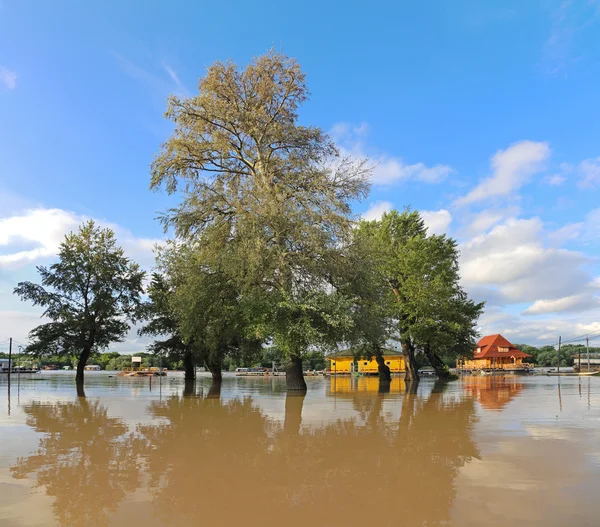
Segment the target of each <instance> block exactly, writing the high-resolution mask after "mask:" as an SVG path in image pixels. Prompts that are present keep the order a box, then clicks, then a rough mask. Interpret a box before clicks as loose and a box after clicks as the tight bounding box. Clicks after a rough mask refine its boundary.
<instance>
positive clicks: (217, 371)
mask: <svg viewBox="0 0 600 527" xmlns="http://www.w3.org/2000/svg"><path fill="white" fill-rule="evenodd" d="M208 369H209V371H210V374H211V375H212V381H213V384H215V383H218V384H221V381H222V380H223V372H222V369H221V364H215V363H211V364H209V365H208Z"/></svg>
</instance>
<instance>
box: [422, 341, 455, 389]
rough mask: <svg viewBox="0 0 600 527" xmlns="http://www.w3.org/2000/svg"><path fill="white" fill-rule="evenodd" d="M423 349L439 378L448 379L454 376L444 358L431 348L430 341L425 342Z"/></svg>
mask: <svg viewBox="0 0 600 527" xmlns="http://www.w3.org/2000/svg"><path fill="white" fill-rule="evenodd" d="M423 351H424V352H425V356H426V357H427V360H428V361H429V364H430V365H431V367H432V368H433V369H434V370H435V374H436V375H437V376H438V378H439V379H442V380H448V379H450V378H451V377H452V375H451V373H450V369H449V368H448V366H446V365H445V364H444V362H443V361H442V359H440V357H439V355H438V354H437V353H436V352H435V351H433V350H432V349H431V346H430V344H429V343H427V344H425V346H424V347H423Z"/></svg>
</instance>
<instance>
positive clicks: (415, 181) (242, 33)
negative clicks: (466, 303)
mask: <svg viewBox="0 0 600 527" xmlns="http://www.w3.org/2000/svg"><path fill="white" fill-rule="evenodd" d="M271 46H274V47H276V48H277V49H280V50H282V51H284V52H285V53H287V54H288V55H290V56H293V57H295V58H297V59H298V60H299V62H300V63H301V64H302V67H303V69H304V70H305V71H306V73H307V77H308V84H309V87H310V89H311V92H312V96H311V99H310V101H309V102H308V103H307V104H306V105H305V107H304V108H303V109H302V112H301V120H302V121H303V122H304V123H310V124H315V125H318V126H321V127H322V128H323V129H325V130H328V131H330V132H331V134H332V135H333V136H334V137H335V139H336V141H338V144H339V146H340V148H341V149H342V150H343V151H345V152H347V153H349V154H351V155H360V156H365V155H367V156H369V157H370V158H371V159H372V160H374V161H375V162H376V163H377V168H376V170H375V175H374V179H373V188H372V192H371V195H370V197H369V199H368V200H366V201H365V202H364V203H361V204H358V205H357V207H356V212H357V213H360V214H365V215H367V216H368V217H376V216H377V214H380V213H381V212H382V211H383V210H385V209H387V208H390V207H392V206H395V207H404V206H405V205H410V206H412V207H413V208H416V209H419V210H421V211H424V216H425V218H426V220H427V221H428V224H429V225H430V228H431V230H432V231H436V232H441V231H447V232H449V233H450V234H451V235H452V236H455V237H456V238H457V239H458V240H459V242H460V244H461V250H462V255H463V256H462V260H463V261H462V263H463V281H464V284H465V287H467V288H468V289H469V291H470V292H471V293H472V294H473V295H474V296H475V297H476V298H478V299H484V300H487V301H488V308H487V310H486V314H485V316H484V317H483V318H482V321H481V324H482V325H481V329H482V332H484V333H496V332H501V333H503V334H505V336H506V337H507V338H510V339H512V340H514V341H522V340H527V341H529V342H531V343H532V344H536V343H537V344H547V343H549V342H550V341H553V340H555V336H557V335H558V334H562V335H563V336H572V335H579V334H582V333H587V332H591V331H597V330H600V317H599V315H600V307H599V303H598V297H597V292H598V286H600V280H599V279H597V277H598V276H600V272H599V271H600V268H599V266H598V261H597V257H598V256H599V254H600V252H599V251H598V239H599V237H600V227H599V226H598V225H599V224H598V220H600V199H599V198H600V192H599V188H600V142H599V139H600V105H599V104H598V102H597V101H598V95H597V93H598V84H599V82H598V81H599V80H600V2H598V1H592V0H571V1H569V0H566V1H564V0H563V1H552V0H539V1H538V0H531V1H528V2H522V1H510V0H506V1H502V2H500V1H498V2H495V1H491V0H490V1H487V2H482V1H475V0H472V1H464V0H454V1H453V2H447V1H441V0H440V1H427V2H405V1H400V2H374V3H370V4H369V5H366V4H364V3H362V2H354V3H352V2H347V3H345V4H344V5H343V6H342V5H341V4H340V5H335V4H334V3H333V2H329V3H327V2H312V1H308V2H301V3H296V4H289V5H288V4H285V3H281V2H252V3H249V2H228V3H224V2H210V3H209V2H183V1H174V2H157V1H145V2H142V1H131V2H116V1H109V0H105V1H102V2H92V1H90V2H79V1H66V0H63V1H57V2H43V1H29V2H23V1H16V0H0V340H3V339H4V338H5V337H6V336H10V335H11V334H12V333H15V334H14V335H13V336H15V338H18V339H19V340H21V341H22V340H25V338H26V333H27V331H28V330H29V329H31V328H32V327H33V325H35V323H37V322H38V319H37V316H38V312H37V311H35V310H32V308H30V307H28V306H26V305H24V304H21V303H20V302H19V301H18V300H17V299H15V298H13V297H12V295H11V294H10V292H11V290H12V287H13V286H14V283H15V282H16V281H18V280H21V279H24V278H27V279H31V278H33V277H34V266H35V265H36V264H39V263H45V262H49V261H52V256H53V254H54V253H55V251H56V245H57V243H58V241H60V238H61V237H62V236H63V235H64V233H65V232H66V231H68V230H70V229H72V228H74V227H75V226H76V225H77V223H78V222H79V221H81V220H82V219H84V218H88V217H93V218H96V219H98V220H100V221H102V222H104V223H107V224H110V225H112V226H114V227H115V229H116V230H117V234H118V235H119V238H120V240H121V241H122V243H123V244H124V245H125V247H126V248H127V250H128V251H129V253H130V254H131V256H132V257H134V258H136V259H139V260H140V261H141V262H142V263H143V264H144V265H146V266H150V265H151V262H152V255H151V247H152V245H153V243H154V242H155V241H156V240H158V239H160V238H161V237H162V231H161V228H160V226H159V224H158V223H157V222H156V221H155V220H154V218H155V217H156V215H157V213H158V212H160V211H161V210H164V209H165V208H166V207H167V206H168V205H169V203H170V201H169V198H168V197H167V196H165V195H164V194H160V193H158V194H157V193H152V192H150V191H149V190H148V181H149V164H150V162H151V160H152V157H153V155H154V154H155V153H156V152H157V151H158V148H159V146H160V144H161V142H162V141H163V140H164V139H165V138H166V137H167V136H168V134H169V131H170V125H169V123H168V122H167V121H165V120H164V118H163V116H162V114H163V111H164V109H165V99H166V97H167V96H168V94H170V93H176V94H179V95H192V94H193V93H194V91H195V89H196V86H197V81H198V78H199V77H200V76H201V75H202V74H203V72H204V69H205V68H206V66H208V65H210V64H211V63H212V62H214V61H215V60H227V59H229V58H232V59H233V60H235V61H236V62H238V63H239V64H246V63H247V62H248V61H249V60H250V59H251V58H252V57H253V56H256V55H259V54H261V53H264V52H265V51H266V50H267V49H268V48H270V47H271ZM141 345H142V344H141V342H140V341H138V340H137V339H135V337H134V336H131V338H129V339H128V341H127V342H126V343H123V344H120V345H119V346H120V348H119V349H123V350H130V351H135V350H136V349H138V348H139V346H141Z"/></svg>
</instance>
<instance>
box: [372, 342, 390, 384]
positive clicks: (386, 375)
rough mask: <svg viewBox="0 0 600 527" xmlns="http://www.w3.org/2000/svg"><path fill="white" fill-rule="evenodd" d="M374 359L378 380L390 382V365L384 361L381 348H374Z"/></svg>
mask: <svg viewBox="0 0 600 527" xmlns="http://www.w3.org/2000/svg"><path fill="white" fill-rule="evenodd" d="M375 360H376V361H377V371H378V372H379V382H380V383H381V382H390V381H391V380H392V373H391V371H390V367H389V366H388V365H387V364H386V363H385V358H384V357H383V351H382V350H381V348H377V349H376V350H375Z"/></svg>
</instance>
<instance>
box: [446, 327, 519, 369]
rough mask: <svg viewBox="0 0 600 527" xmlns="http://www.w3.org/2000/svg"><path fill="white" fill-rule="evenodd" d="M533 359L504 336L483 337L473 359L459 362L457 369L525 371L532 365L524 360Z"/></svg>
mask: <svg viewBox="0 0 600 527" xmlns="http://www.w3.org/2000/svg"><path fill="white" fill-rule="evenodd" d="M528 357H531V355H528V354H527V353H523V352H522V351H521V350H520V349H517V348H516V347H515V346H513V345H512V344H511V343H510V342H508V340H506V339H505V338H504V337H503V336H502V335H488V336H487V337H483V338H482V339H481V340H480V341H479V342H478V343H477V347H476V348H475V351H474V352H473V358H472V359H465V360H459V361H457V364H456V367H457V368H459V369H464V370H492V369H499V370H525V369H528V368H530V367H531V365H529V364H526V363H524V362H523V359H526V358H528Z"/></svg>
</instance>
